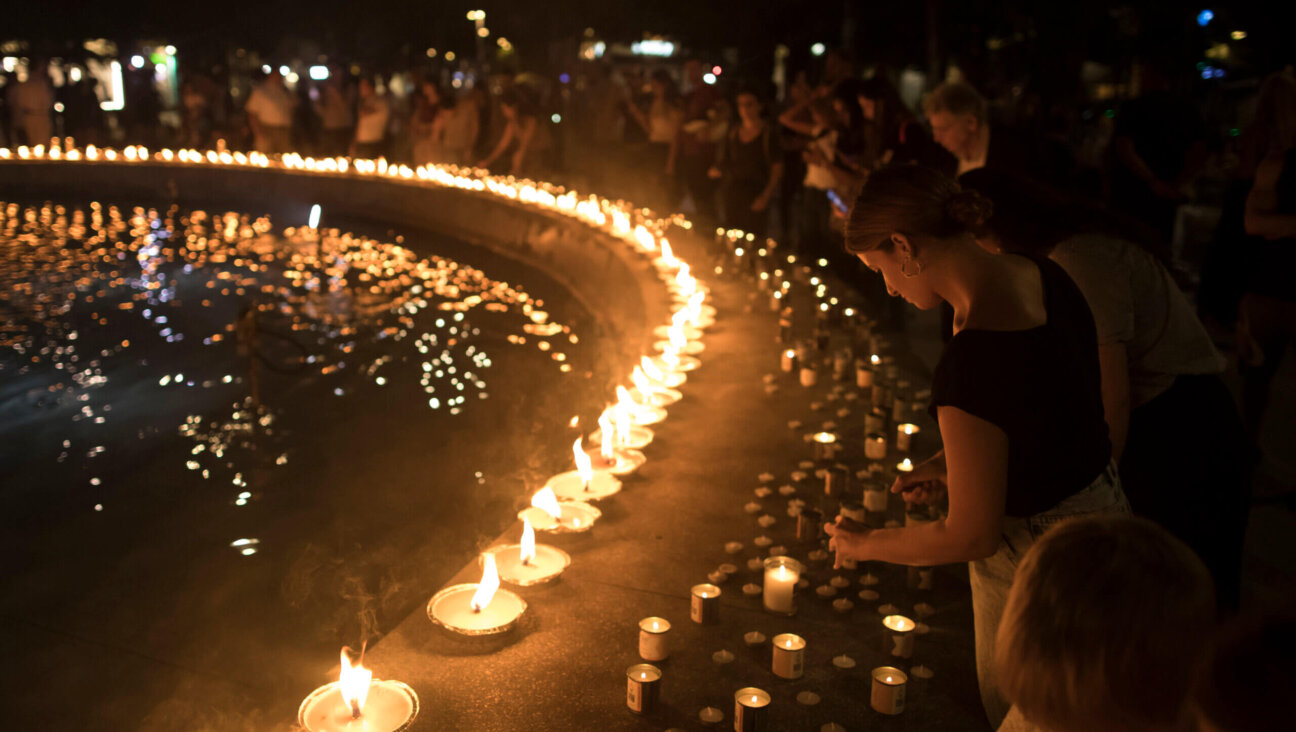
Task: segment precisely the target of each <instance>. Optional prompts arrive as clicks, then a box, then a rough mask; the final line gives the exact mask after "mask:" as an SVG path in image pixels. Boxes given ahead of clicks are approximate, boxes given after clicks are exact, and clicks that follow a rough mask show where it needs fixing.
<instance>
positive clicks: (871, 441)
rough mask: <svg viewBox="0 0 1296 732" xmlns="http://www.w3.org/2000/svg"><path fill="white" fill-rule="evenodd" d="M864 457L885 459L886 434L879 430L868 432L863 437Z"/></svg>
mask: <svg viewBox="0 0 1296 732" xmlns="http://www.w3.org/2000/svg"><path fill="white" fill-rule="evenodd" d="M864 457H866V458H868V459H869V460H885V459H886V435H884V434H882V433H881V432H870V433H869V434H868V436H867V437H865V438H864Z"/></svg>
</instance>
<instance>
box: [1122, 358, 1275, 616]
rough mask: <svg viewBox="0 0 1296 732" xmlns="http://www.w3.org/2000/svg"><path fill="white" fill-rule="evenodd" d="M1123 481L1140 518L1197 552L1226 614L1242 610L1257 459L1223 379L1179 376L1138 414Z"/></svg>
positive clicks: (1132, 423)
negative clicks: (1253, 471)
mask: <svg viewBox="0 0 1296 732" xmlns="http://www.w3.org/2000/svg"><path fill="white" fill-rule="evenodd" d="M1120 476H1121V483H1122V485H1123V486H1124V487H1125V494H1126V495H1127V496H1128V497H1129V501H1130V506H1131V507H1133V509H1134V513H1136V514H1138V515H1139V516H1143V517H1145V518H1148V519H1151V520H1153V521H1155V522H1156V523H1158V524H1160V525H1161V526H1163V527H1165V528H1166V529H1167V530H1168V531H1170V533H1172V534H1174V535H1175V536H1176V537H1178V538H1179V539H1180V540H1181V541H1183V542H1184V543H1185V544H1187V545H1188V546H1189V547H1191V548H1192V550H1193V551H1195V552H1196V553H1197V556H1199V557H1201V560H1202V562H1203V563H1204V564H1205V565H1206V568H1207V569H1209V570H1210V573H1211V576H1212V577H1213V578H1214V579H1215V592H1216V595H1217V598H1218V600H1219V605H1220V609H1221V610H1223V611H1225V612H1228V611H1232V610H1236V609H1237V606H1238V600H1239V596H1240V593H1241V573H1242V542H1243V539H1244V538H1245V535H1246V525H1247V518H1248V516H1249V514H1250V510H1251V461H1250V459H1249V441H1248V440H1247V436H1246V430H1245V429H1243V427H1242V420H1241V418H1240V417H1239V415H1238V410H1237V406H1236V405H1235V404H1234V403H1233V396H1232V395H1231V394H1230V393H1229V391H1228V388H1227V387H1226V386H1224V382H1223V380H1222V379H1220V377H1219V376H1217V375H1213V374H1212V375H1203V376H1186V375H1185V376H1179V377H1177V378H1176V379H1175V382H1174V385H1173V386H1171V387H1170V388H1169V389H1167V390H1166V391H1165V392H1164V393H1162V394H1161V395H1159V396H1157V397H1156V398H1155V399H1153V400H1152V401H1150V402H1148V403H1147V404H1144V405H1142V406H1140V407H1138V408H1136V409H1134V410H1133V411H1132V412H1131V413H1130V427H1129V439H1128V440H1127V442H1126V444H1125V453H1124V455H1122V456H1121V461H1120Z"/></svg>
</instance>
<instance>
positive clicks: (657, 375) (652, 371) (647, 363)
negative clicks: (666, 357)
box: [639, 356, 666, 383]
mask: <svg viewBox="0 0 1296 732" xmlns="http://www.w3.org/2000/svg"><path fill="white" fill-rule="evenodd" d="M639 365H640V366H643V371H644V373H645V374H647V375H648V378H650V379H652V380H653V381H656V382H658V383H661V382H662V381H663V380H664V379H665V378H666V375H665V374H663V373H662V372H661V369H659V368H657V366H656V364H654V363H653V362H652V359H651V358H648V357H647V356H640V357H639Z"/></svg>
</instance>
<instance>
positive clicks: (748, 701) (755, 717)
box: [734, 686, 770, 732]
mask: <svg viewBox="0 0 1296 732" xmlns="http://www.w3.org/2000/svg"><path fill="white" fill-rule="evenodd" d="M769 704H770V695H769V692H768V691H765V690H763V689H757V688H756V687H754V686H749V687H747V688H745V689H739V690H738V691H737V692H735V693H734V732H757V731H758V730H760V729H762V728H763V727H764V722H765V710H766V709H767V708H768V707H769Z"/></svg>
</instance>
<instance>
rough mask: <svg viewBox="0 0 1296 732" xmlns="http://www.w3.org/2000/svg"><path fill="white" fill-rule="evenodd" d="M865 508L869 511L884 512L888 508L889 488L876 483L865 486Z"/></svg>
mask: <svg viewBox="0 0 1296 732" xmlns="http://www.w3.org/2000/svg"><path fill="white" fill-rule="evenodd" d="M864 509H865V510H866V511H868V512H869V513H877V514H882V513H886V510H887V490H886V488H884V487H882V486H881V485H878V484H876V483H870V484H868V486H867V487H865V488H864Z"/></svg>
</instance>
